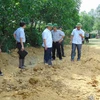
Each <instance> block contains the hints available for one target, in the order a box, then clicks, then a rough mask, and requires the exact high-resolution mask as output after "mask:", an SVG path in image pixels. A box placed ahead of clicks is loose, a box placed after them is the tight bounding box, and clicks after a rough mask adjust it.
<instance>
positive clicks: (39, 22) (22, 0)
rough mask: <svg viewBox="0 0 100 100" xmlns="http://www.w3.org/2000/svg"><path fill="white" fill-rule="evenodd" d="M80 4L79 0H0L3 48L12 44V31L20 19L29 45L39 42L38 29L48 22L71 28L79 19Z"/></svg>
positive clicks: (38, 43) (35, 44)
mask: <svg viewBox="0 0 100 100" xmlns="http://www.w3.org/2000/svg"><path fill="white" fill-rule="evenodd" d="M80 4H81V2H80V0H0V44H1V45H2V49H3V51H8V50H9V49H12V48H15V40H14V38H13V35H12V34H13V32H14V31H15V29H16V28H18V27H19V22H20V21H24V22H26V23H27V29H26V30H25V33H26V36H27V43H28V45H29V44H30V45H31V46H40V45H41V43H42V38H41V33H42V31H43V30H44V28H45V25H46V23H48V22H52V23H58V25H59V26H62V27H63V28H64V30H72V28H73V27H74V26H75V25H76V23H77V22H78V21H79V15H78V13H79V8H80ZM66 35H67V33H66ZM4 38H5V40H4ZM3 40H4V41H3ZM2 41H3V42H2Z"/></svg>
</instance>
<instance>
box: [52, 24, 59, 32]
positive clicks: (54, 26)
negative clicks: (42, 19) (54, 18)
mask: <svg viewBox="0 0 100 100" xmlns="http://www.w3.org/2000/svg"><path fill="white" fill-rule="evenodd" d="M57 28H58V25H57V24H56V23H54V25H53V30H54V31H56V30H57Z"/></svg>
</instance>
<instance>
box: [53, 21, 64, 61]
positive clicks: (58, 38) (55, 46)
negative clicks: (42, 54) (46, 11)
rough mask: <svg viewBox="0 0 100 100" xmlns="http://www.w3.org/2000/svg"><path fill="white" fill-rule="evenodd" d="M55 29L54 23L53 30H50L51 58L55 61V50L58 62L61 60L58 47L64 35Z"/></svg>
mask: <svg viewBox="0 0 100 100" xmlns="http://www.w3.org/2000/svg"><path fill="white" fill-rule="evenodd" d="M57 27H58V25H57V24H56V23H55V24H54V25H53V30H52V38H53V48H52V58H53V60H55V50H56V49H57V53H58V57H59V59H60V60H62V55H61V48H60V46H61V42H62V41H63V38H64V36H65V35H64V33H63V32H62V31H61V30H58V29H57Z"/></svg>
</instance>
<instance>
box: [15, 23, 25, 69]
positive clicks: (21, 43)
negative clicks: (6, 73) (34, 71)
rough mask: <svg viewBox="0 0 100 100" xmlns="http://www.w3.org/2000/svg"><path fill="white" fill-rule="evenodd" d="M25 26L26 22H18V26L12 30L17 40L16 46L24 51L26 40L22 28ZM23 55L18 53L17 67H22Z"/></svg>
mask: <svg viewBox="0 0 100 100" xmlns="http://www.w3.org/2000/svg"><path fill="white" fill-rule="evenodd" d="M25 28H26V24H25V23H24V22H20V27H19V28H18V29H17V30H16V31H15V32H14V34H13V35H14V38H15V40H16V42H17V48H18V50H19V52H20V51H24V43H25V41H26V38H25V32H24V29H25ZM24 59H25V58H24V57H22V56H21V54H19V68H21V69H23V68H24Z"/></svg>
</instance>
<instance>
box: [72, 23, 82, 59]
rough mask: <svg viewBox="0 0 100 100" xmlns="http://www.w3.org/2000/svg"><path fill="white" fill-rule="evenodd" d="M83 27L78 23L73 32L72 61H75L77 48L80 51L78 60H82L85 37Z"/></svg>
mask: <svg viewBox="0 0 100 100" xmlns="http://www.w3.org/2000/svg"><path fill="white" fill-rule="evenodd" d="M81 27H82V24H81V23H77V25H76V29H74V30H73V31H72V34H71V43H72V52H71V61H74V57H75V51H76V48H77V51H78V58H77V61H80V58H81V48H82V40H83V38H84V31H83V30H82V29H81Z"/></svg>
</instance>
